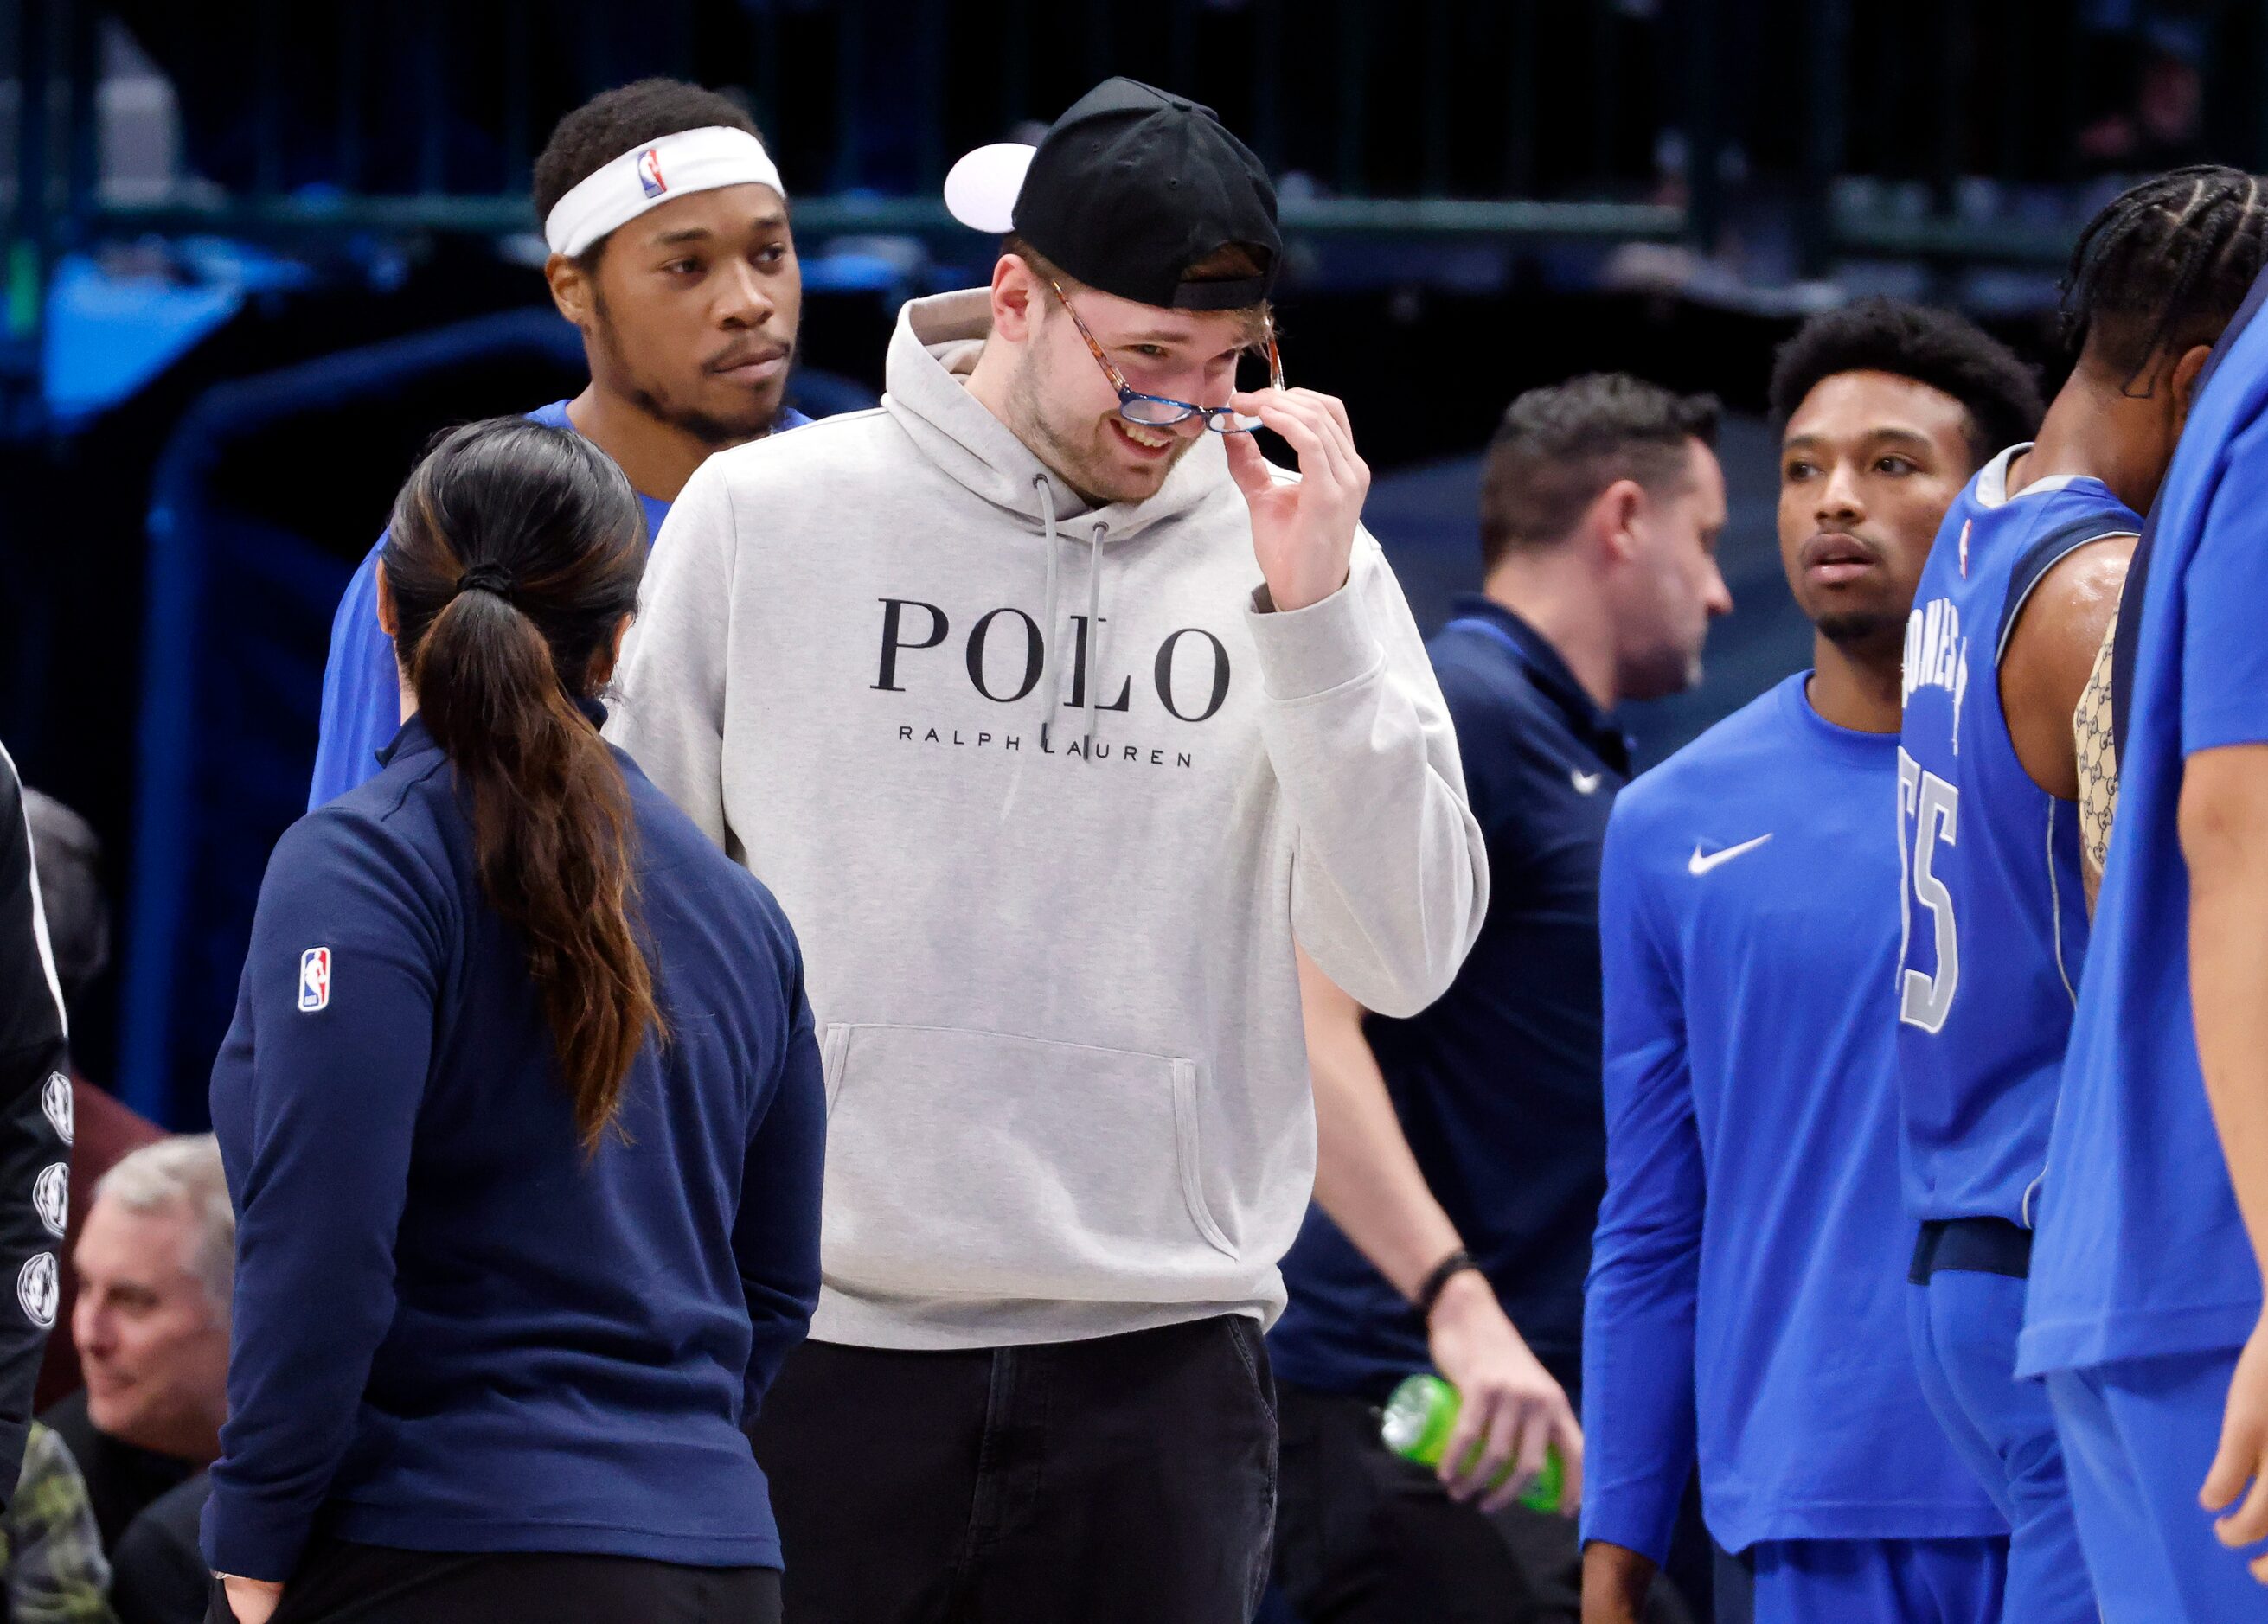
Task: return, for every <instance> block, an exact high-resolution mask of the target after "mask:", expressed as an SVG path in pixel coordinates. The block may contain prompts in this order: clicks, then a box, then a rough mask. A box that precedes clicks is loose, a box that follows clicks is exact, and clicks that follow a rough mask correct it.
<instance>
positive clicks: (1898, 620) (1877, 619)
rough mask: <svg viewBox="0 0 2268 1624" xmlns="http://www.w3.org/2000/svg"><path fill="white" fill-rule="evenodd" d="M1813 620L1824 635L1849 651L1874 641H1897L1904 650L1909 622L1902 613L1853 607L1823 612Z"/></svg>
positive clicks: (1831, 641) (1813, 625)
mask: <svg viewBox="0 0 2268 1624" xmlns="http://www.w3.org/2000/svg"><path fill="white" fill-rule="evenodd" d="M1811 624H1812V628H1813V629H1814V630H1815V631H1816V632H1818V634H1819V635H1820V636H1823V637H1824V638H1826V639H1827V641H1828V642H1830V643H1833V644H1834V645H1835V646H1836V647H1837V648H1838V649H1842V650H1845V651H1846V652H1851V651H1856V650H1860V649H1864V648H1866V647H1867V646H1868V645H1869V644H1875V643H1896V644H1897V645H1898V646H1899V647H1900V648H1901V650H1903V648H1904V639H1905V625H1906V622H1905V617H1904V615H1902V614H1881V613H1879V612H1878V611H1875V610H1871V609H1852V610H1850V611H1847V612H1845V613H1842V614H1826V615H1822V616H1821V617H1820V618H1819V619H1818V620H1816V621H1813V622H1812V623H1811Z"/></svg>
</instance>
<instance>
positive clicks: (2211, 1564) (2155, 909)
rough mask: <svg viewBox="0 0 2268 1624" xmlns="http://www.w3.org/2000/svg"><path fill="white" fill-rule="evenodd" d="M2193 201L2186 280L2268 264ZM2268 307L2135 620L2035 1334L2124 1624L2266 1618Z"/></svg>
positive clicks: (2235, 224) (2223, 353)
mask: <svg viewBox="0 0 2268 1624" xmlns="http://www.w3.org/2000/svg"><path fill="white" fill-rule="evenodd" d="M2200 208H2203V209H2210V210H2211V211H2212V212H2213V215H2214V216H2215V217H2217V218H2218V220H2219V221H2220V226H2221V229H2220V232H2219V234H2218V236H2217V238H2216V239H2214V241H2215V246H2216V248H2217V250H2218V251H2217V252H2215V253H2213V254H2192V255H2191V256H2189V257H2190V260H2191V266H2190V275H2191V276H2192V277H2194V278H2195V279H2196V281H2197V282H2198V283H2199V284H2204V283H2209V282H2214V281H2220V280H2223V279H2224V278H2226V279H2228V280H2230V281H2233V280H2235V276H2236V273H2237V268H2238V267H2239V266H2241V265H2242V264H2245V263H2250V264H2255V265H2257V264H2258V263H2259V262H2260V260H2261V257H2262V254H2263V252H2264V250H2263V247H2262V239H2263V237H2264V235H2268V191H2264V188H2263V187H2262V186H2261V185H2260V184H2259V183H2258V182H2257V181H2256V180H2252V179H2250V178H2249V177H2242V176H2240V177H2236V178H2235V179H2233V180H2223V181H2220V182H2219V183H2217V184H2216V185H2214V186H2213V187H2212V189H2211V191H2210V192H2209V193H2208V194H2207V195H2205V197H2203V198H2202V199H2201V200H2199V202H2196V203H2193V204H2192V205H2191V212H2195V211H2196V210H2198V209H2200ZM2151 227H2152V223H2151V222H2150V221H2149V220H2148V219H2147V217H2142V218H2136V217H2129V218H2128V219H2126V220H2125V221H2124V222H2122V223H2121V229H2122V230H2123V231H2148V230H2150V229H2151ZM2160 229H2162V228H2160ZM2264 297H2268V283H2262V282H2258V281H2256V283H2255V284H2254V286H2253V289H2252V290H2251V292H2250V294H2249V295H2248V296H2247V297H2246V298H2245V300H2244V302H2243V304H2242V305H2241V306H2240V308H2239V310H2238V312H2237V314H2236V316H2235V318H2234V319H2233V320H2231V321H2230V323H2229V325H2228V330H2227V331H2226V333H2225V334H2223V336H2222V338H2221V341H2220V345H2219V347H2218V348H2217V349H2215V351H2214V353H2213V356H2211V358H2209V359H2208V360H2207V361H2206V362H2205V364H2204V366H2203V367H2202V369H2200V370H2199V371H2198V372H2197V375H2196V378H2195V381H2194V383H2193V385H2192V386H2191V401H2190V409H2189V414H2188V421H2187V423H2186V424H2185V426H2184V428H2183V433H2182V437H2181V440H2180V444H2179V445H2178V446H2177V447H2176V451H2175V453H2174V457H2173V461H2172V465H2171V466H2170V467H2169V469H2168V470H2167V474H2166V477H2165V481H2164V483H2163V486H2162V487H2161V489H2160V491H2159V494H2158V499H2157V503H2156V506H2155V507H2154V510H2153V511H2152V513H2151V517H2150V521H2149V525H2148V531H2147V536H2146V539H2145V540H2144V541H2143V543H2142V546H2141V548H2140V550H2139V551H2138V553H2137V554H2136V556H2135V561H2134V564H2133V569H2132V574H2131V576H2130V578H2129V580H2128V582H2127V585H2126V592H2125V601H2124V603H2123V604H2122V606H2121V607H2120V610H2119V617H2118V618H2119V625H2118V646H2117V658H2118V663H2119V665H2120V666H2121V667H2122V676H2123V678H2124V680H2122V681H2121V682H2120V683H2119V684H2118V685H2117V686H2118V687H2119V688H2120V689H2122V690H2123V694H2124V697H2123V700H2122V702H2121V703H2120V705H2119V707H2118V709H2119V710H2120V711H2121V713H2122V715H2121V717H2120V732H2121V734H2122V737H2121V739H2120V743H2119V750H2118V758H2119V759H2118V772H2119V781H2120V782H2119V790H2118V813H2117V821H2116V822H2115V823H2114V825H2113V826H2112V829H2111V835H2110V854H2109V857H2108V860H2107V861H2106V863H2105V864H2104V867H2103V877H2102V895H2101V899H2100V901H2099V903H2098V906H2097V908H2096V912H2095V930H2094V939H2093V941H2092V943H2091V944H2090V945H2089V948H2088V962H2087V971H2086V975H2085V977H2084V979H2083V980H2082V981H2081V982H2080V996H2079V1006H2078V1010H2077V1012H2076V1013H2075V1014H2074V1016H2073V1021H2072V1029H2071V1039H2070V1044H2069V1047H2068V1052H2067V1054H2066V1057H2065V1062H2064V1069H2063V1082H2062V1094H2061V1098H2060V1099H2059V1100H2058V1105H2057V1109H2056V1119H2055V1127H2054V1131H2053V1134H2052V1136H2051V1140H2050V1143H2049V1148H2048V1158H2047V1172H2046V1178H2045V1181H2044V1183H2043V1187H2042V1190H2041V1194H2040V1198H2039V1201H2038V1203H2037V1223H2038V1233H2037V1237H2036V1241H2035V1244H2034V1248H2033V1259H2032V1275H2031V1284H2030V1290H2029V1300H2028V1302H2027V1304H2026V1307H2025V1322H2024V1332H2023V1336H2022V1339H2021V1342H2020V1344H2019V1355H2020V1357H2019V1363H2018V1365H2017V1370H2018V1374H2020V1375H2022V1376H2044V1377H2045V1378H2046V1385H2047V1391H2048V1396H2049V1399H2050V1401H2051V1403H2052V1405H2053V1406H2054V1409H2055V1417H2056V1430H2057V1434H2058V1437H2059V1438H2060V1439H2061V1441H2062V1444H2063V1450H2064V1459H2065V1467H2066V1474H2067V1476H2068V1479H2069V1481H2070V1485H2071V1498H2072V1503H2073V1509H2074V1510H2075V1512H2076V1514H2077V1517H2078V1521H2079V1532H2080V1541H2081V1543H2082V1544H2083V1545H2084V1546H2085V1547H2086V1551H2087V1558H2088V1569H2089V1571H2090V1573H2091V1575H2092V1576H2093V1578H2094V1581H2095V1594H2096V1597H2097V1598H2098V1599H2099V1600H2100V1601H2101V1603H2102V1612H2103V1616H2104V1617H2105V1618H2108V1619H2111V1620H2118V1621H2119V1624H2127V1620H2134V1621H2136V1624H2206V1621H2207V1620H2211V1621H2212V1624H2231V1621H2235V1620H2268V1593H2264V1592H2263V1591H2261V1590H2260V1589H2259V1588H2257V1586H2256V1585H2255V1584H2253V1582H2252V1579H2251V1578H2249V1577H2247V1576H2246V1572H2245V1566H2246V1563H2247V1562H2248V1561H2249V1562H2250V1564H2251V1568H2252V1573H2253V1574H2254V1575H2255V1576H2260V1577H2262V1578H2264V1579H2268V1554H2264V1553H2263V1551H2262V1549H2261V1548H2260V1546H2259V1541H2260V1540H2261V1539H2263V1538H2264V1537H2268V1334H2264V1332H2263V1331H2262V1329H2261V1328H2260V1327H2261V1272H2260V1270H2261V1264H2260V1260H2261V1257H2262V1256H2263V1254H2264V1251H2268V1162H2264V1155H2263V1150H2264V1146H2268V1134H2264V1128H2268V765H2264V763H2268V636H2264V633H2263V628H2264V626H2268V585H2264V576H2263V571H2262V561H2263V559H2264V557H2268V551H2264V548H2268V322H2264V321H2262V320H2258V318H2257V311H2258V309H2259V306H2260V305H2261V303H2262V301H2263V299H2264ZM2191 302H2193V301H2192V299H2191V298H2188V297H2184V298H2181V299H2179V300H2176V301H2174V303H2176V305H2188V304H2190V303H2191ZM2248 1485H2249V1488H2248ZM2208 1511H2212V1512H2220V1513H2223V1514H2224V1515H2223V1516H2222V1517H2220V1519H2219V1521H2218V1523H2217V1524H2216V1521H2215V1519H2214V1518H2213V1517H2211V1516H2209V1515H2208ZM2216 1534H2218V1536H2219V1542H2218V1543H2217V1542H2216V1539H2215V1537H2214V1536H2215V1535H2216ZM2224 1546H2227V1547H2235V1550H2230V1549H2224V1548H2223V1547H2224ZM2248 1547H2249V1548H2248ZM2239 1553H2241V1554H2239Z"/></svg>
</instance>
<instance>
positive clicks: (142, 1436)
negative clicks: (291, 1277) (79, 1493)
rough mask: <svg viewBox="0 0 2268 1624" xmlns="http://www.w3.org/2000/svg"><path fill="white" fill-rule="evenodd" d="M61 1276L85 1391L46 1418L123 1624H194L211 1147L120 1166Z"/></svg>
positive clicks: (224, 1320) (228, 1222) (216, 1317)
mask: <svg viewBox="0 0 2268 1624" xmlns="http://www.w3.org/2000/svg"><path fill="white" fill-rule="evenodd" d="M72 1261H73V1262H74V1263H75V1264H76V1266H77V1270H78V1277H79V1289H78V1293H79V1294H78V1302H77V1305H76V1307H75V1308H74V1309H73V1311H72V1313H71V1336H72V1339H73V1340H74V1341H76V1342H77V1345H78V1356H79V1363H80V1365H81V1367H82V1368H83V1369H84V1370H85V1373H86V1388H85V1392H84V1393H76V1394H73V1395H72V1396H71V1397H70V1398H69V1399H66V1400H63V1402H62V1403H61V1404H58V1405H57V1406H55V1408H53V1409H52V1410H50V1411H48V1414H47V1415H46V1416H45V1417H43V1419H44V1420H46V1421H47V1422H48V1424H49V1425H50V1426H52V1427H54V1429H55V1431H56V1432H57V1433H59V1434H61V1435H62V1437H63V1440H64V1442H65V1443H66V1444H69V1445H70V1452H71V1454H72V1456H73V1458H74V1459H77V1462H78V1465H79V1469H80V1471H81V1472H82V1473H84V1474H85V1479H86V1483H87V1488H88V1492H89V1495H90V1497H91V1498H92V1502H93V1504H94V1512H95V1519H96V1522H97V1523H98V1524H99V1526H100V1527H101V1530H102V1537H103V1542H104V1544H105V1546H106V1547H107V1548H108V1550H109V1552H110V1560H111V1568H112V1580H111V1604H112V1606H114V1608H115V1609H116V1610H117V1613H118V1616H119V1619H120V1620H121V1624H160V1621H170V1620H180V1621H181V1624H195V1620H200V1619H202V1618H203V1616H204V1613H205V1606H206V1602H207V1600H208V1598H209V1595H210V1579H209V1577H208V1576H207V1574H206V1572H205V1568H204V1563H203V1559H202V1558H201V1557H200V1556H199V1555H198V1554H197V1548H196V1532H197V1516H198V1513H199V1512H200V1511H201V1510H203V1505H204V1500H205V1495H206V1492H207V1488H208V1484H207V1481H206V1478H205V1468H206V1467H208V1466H210V1465H211V1464H212V1463H213V1461H214V1460H215V1459H217V1458H218V1457H219V1454H220V1426H221V1422H223V1421H224V1420H225V1419H226V1418H227V1415H228V1345H229V1304H230V1298H231V1297H232V1292H233V1289H234V1283H235V1273H236V1215H235V1211H234V1209H232V1207H231V1206H230V1205H229V1199H228V1185H227V1183H226V1181H225V1179H224V1178H223V1176H222V1172H221V1161H220V1151H219V1150H218V1148H217V1146H216V1145H215V1144H214V1143H213V1137H212V1135H210V1134H177V1135H172V1136H170V1137H167V1138H165V1139H160V1140H158V1142H157V1143H154V1144H148V1145H144V1146H143V1147H142V1148H141V1149H140V1150H136V1151H134V1152H132V1153H131V1154H129V1155H128V1156H127V1157H124V1158H123V1159H122V1160H121V1161H120V1162H119V1163H118V1165H116V1166H114V1167H113V1168H112V1169H111V1170H110V1171H109V1172H107V1173H106V1174H105V1175H104V1176H103V1178H102V1180H101V1182H100V1183H99V1184H98V1185H96V1186H95V1189H94V1200H93V1202H92V1206H91V1207H90V1208H89V1209H88V1212H87V1215H86V1227H85V1231H84V1232H82V1233H81V1235H80V1237H79V1241H78V1247H77V1251H76V1253H74V1254H73V1257H72Z"/></svg>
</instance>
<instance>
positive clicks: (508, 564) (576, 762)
mask: <svg viewBox="0 0 2268 1624" xmlns="http://www.w3.org/2000/svg"><path fill="white" fill-rule="evenodd" d="M644 523H645V521H644V514H643V512H642V511H641V510H640V508H639V505H638V502H637V496H636V494H635V493H633V492H632V491H631V489H630V483H629V481H627V480H625V479H624V478H623V477H622V471H621V470H620V469H619V468H617V467H615V465H614V463H613V462H612V461H610V460H609V459H608V458H607V457H606V456H605V455H604V454H603V453H601V452H599V451H598V450H597V449H596V448H595V447H594V446H593V445H590V444H589V443H588V442H587V441H585V440H584V439H582V438H581V437H579V436H577V435H574V434H571V433H567V432H564V431H562V430H556V429H548V428H544V427H541V425H538V424H535V423H529V422H527V421H526V420H525V419H522V418H497V419H493V420H491V421H489V422H485V423H471V424H468V425H467V426H466V427H464V428H461V429H459V430H454V431H453V432H452V433H450V434H448V435H447V436H446V437H443V438H442V439H441V440H440V441H439V442H438V444H436V445H435V446H434V447H433V448H432V450H431V451H430V452H428V453H427V454H426V456H425V458H424V459H423V461H421V462H420V463H419V464H418V465H417V467H416V470H415V471H414V472H413V473H412V474H410V476H409V482H408V483H407V484H406V485H404V486H403V487H402V490H401V496H400V497H399V499H398V500H397V501H396V503H395V504H394V522H393V525H392V529H391V534H390V538H389V540H388V541H387V547H386V551H385V554H384V562H385V565H386V575H387V589H388V593H389V596H390V597H391V598H392V599H393V602H394V613H395V616H396V624H397V627H398V631H397V635H396V639H395V649H396V651H397V655H398V658H400V660H401V665H402V668H403V670H404V671H405V672H407V673H408V676H409V685H410V687H411V688H412V690H413V691H414V692H415V693H416V697H417V709H418V714H419V715H420V716H422V717H423V719H424V723H425V726H426V728H427V730H428V731H431V734H432V735H433V739H434V741H435V742H436V743H437V744H438V745H439V746H441V749H442V751H443V753H445V754H446V756H447V757H448V758H449V762H450V765H451V767H452V768H453V770H454V774H455V779H456V784H457V789H458V793H459V794H460V797H462V798H463V801H464V804H465V805H466V807H467V810H468V813H469V815H470V817H471V819H472V825H473V835H474V849H475V852H476V853H477V854H478V860H479V863H480V877H481V885H482V891H483V892H484V893H485V894H486V896H487V898H488V900H489V902H490V906H492V907H493V908H495V909H496V910H497V913H498V914H499V915H502V916H503V917H504V919H505V920H506V921H507V922H510V923H511V924H512V925H514V926H515V927H517V928H518V929H519V931H520V933H521V934H522V936H523V937H525V938H526V942H527V967H528V971H529V974H531V976H532V977H533V978H534V982H535V986H536V989H537V992H538V994H539V996H540V997H541V1003H542V1008H543V1013H544V1018H545V1020H546V1022H547V1023H548V1025H549V1027H550V1029H551V1039H552V1046H553V1048H554V1051H555V1053H556V1055H557V1059H558V1064H559V1069H560V1072H561V1074H562V1076H563V1079H564V1081H565V1083H566V1085H567V1089H568V1091H569V1093H570V1094H571V1097H572V1099H573V1100H574V1105H575V1126H576V1130H577V1132H578V1135H579V1137H580V1138H581V1141H582V1143H583V1145H584V1148H585V1150H586V1151H591V1152H595V1151H596V1150H597V1149H598V1147H599V1144H600V1141H601V1140H603V1139H604V1138H605V1137H606V1135H607V1134H608V1130H609V1129H613V1130H614V1131H615V1132H617V1133H619V1132H620V1128H619V1122H618V1119H619V1116H620V1113H621V1109H622V1086H623V1084H624V1082H625V1080H626V1079H627V1077H628V1076H629V1072H630V1064H631V1062H633V1061H634V1060H635V1059H636V1058H637V1052H638V1049H639V1047H640V1046H641V1045H642V1044H643V1043H644V1041H645V1040H646V1037H647V1034H648V1033H649V1032H652V1033H654V1034H656V1035H659V1034H660V1033H661V1031H662V1019H661V1013H660V1010H659V1005H658V1004H657V1003H656V1000H655V994H654V982H653V972H652V966H651V965H650V964H649V963H648V961H647V958H646V953H645V949H644V942H643V940H642V933H641V931H640V930H639V928H638V924H637V882H636V877H635V875H634V873H633V872H632V869H631V863H630V847H631V842H632V838H633V827H632V824H631V819H630V795H629V791H628V789H627V788H626V786H625V785H624V783H623V781H622V769H621V768H620V767H619V766H617V765H616V763H615V759H614V757H613V755H612V754H611V753H609V752H608V749H607V746H606V745H605V743H604V742H603V741H602V740H601V739H600V737H599V733H598V729H597V727H596V725H595V724H594V722H593V718H592V717H591V716H589V715H588V714H586V713H585V711H584V710H583V709H582V708H581V705H580V704H579V703H578V702H579V701H585V700H587V699H588V698H589V697H590V695H591V694H593V692H594V691H595V690H596V689H597V687H599V686H600V681H601V680H602V678H603V675H604V673H605V671H606V669H607V667H608V664H609V663H610V661H611V656H612V653H613V646H614V638H615V635H616V633H617V631H618V630H619V628H621V626H622V621H623V619H624V617H625V616H627V615H628V614H630V611H631V609H632V608H633V607H634V606H635V605H636V603H637V585H638V578H639V576H640V574H641V573H642V572H643V570H644V563H645V536H644Z"/></svg>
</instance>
